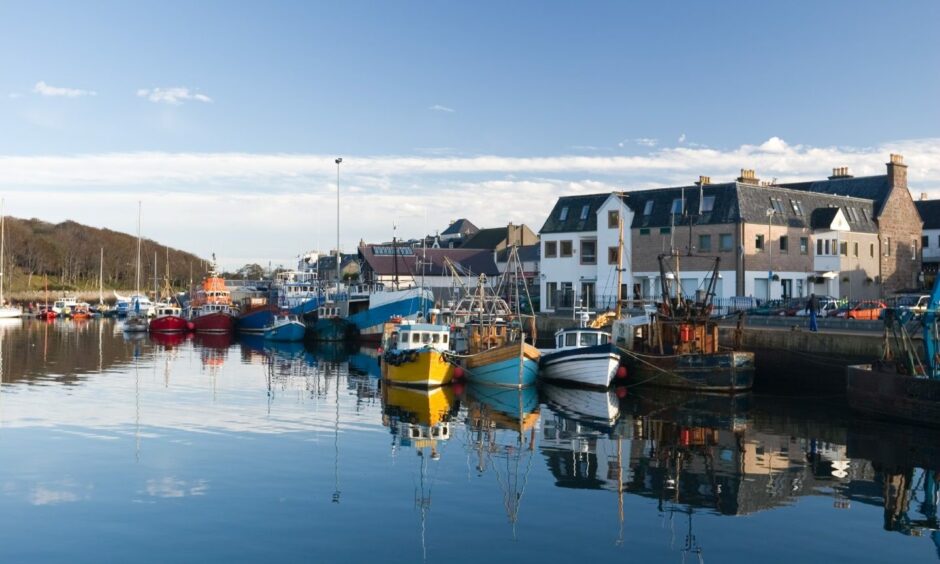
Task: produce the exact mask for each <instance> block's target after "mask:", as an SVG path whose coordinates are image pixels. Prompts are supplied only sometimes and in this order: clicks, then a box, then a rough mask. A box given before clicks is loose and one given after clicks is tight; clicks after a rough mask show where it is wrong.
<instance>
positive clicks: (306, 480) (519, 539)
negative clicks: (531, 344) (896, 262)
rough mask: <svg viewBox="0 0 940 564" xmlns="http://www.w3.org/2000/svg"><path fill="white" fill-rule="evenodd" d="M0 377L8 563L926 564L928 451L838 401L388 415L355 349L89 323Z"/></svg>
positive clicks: (5, 361)
mask: <svg viewBox="0 0 940 564" xmlns="http://www.w3.org/2000/svg"><path fill="white" fill-rule="evenodd" d="M0 353H2V392H0V559H2V560H3V561H7V562H10V561H69V562H75V561H87V562H100V561H118V562H121V561H123V562H126V561H152V562H171V561H190V562H238V561H266V562H292V561H298V562H300V561H303V562H364V561H374V562H422V561H426V562H446V563H457V562H472V563H479V562H513V563H519V562H535V561H538V562H571V561H572V560H576V561H579V562H611V561H633V562H696V561H707V562H757V561H759V562H762V563H766V562H787V563H792V562H794V561H806V560H807V559H812V561H823V560H824V559H827V560H838V561H843V562H853V563H856V562H887V561H894V562H933V561H937V560H938V549H937V545H936V544H935V542H937V543H940V538H938V537H937V534H936V533H934V532H932V530H933V528H935V527H936V518H935V511H934V510H933V509H931V505H932V504H931V503H930V501H931V500H932V499H933V498H934V497H935V496H931V495H930V491H929V490H930V487H931V485H932V484H934V483H935V481H934V480H935V474H934V472H933V471H928V472H925V471H923V470H921V469H920V468H921V467H925V466H926V467H928V468H930V467H932V468H937V469H940V440H938V439H940V436H938V434H937V433H936V432H921V433H918V432H915V430H913V429H912V428H910V427H905V426H901V425H895V424H885V423H876V422H871V421H865V420H861V419H858V418H856V417H854V416H852V415H851V414H850V413H849V412H848V411H847V410H846V409H845V408H844V406H843V401H842V400H841V399H839V398H823V399H819V398H817V399H816V400H813V401H807V400H792V399H790V400H788V399H785V398H779V397H767V396H754V397H751V396H745V397H743V398H736V399H733V400H732V399H729V398H707V397H704V398H703V397H695V396H677V395H675V394H671V393H666V394H663V393H658V394H657V393H651V392H648V391H638V390H635V389H629V390H621V391H620V394H617V393H615V392H611V393H610V394H606V393H600V392H583V391H576V390H570V389H564V388H557V387H545V388H543V389H540V390H537V391H536V390H529V391H525V392H522V393H517V392H515V391H510V392H505V391H494V390H490V389H477V388H474V387H468V388H467V389H463V390H456V393H453V392H452V391H451V390H449V389H448V390H441V391H438V392H436V393H430V394H429V393H423V392H412V391H403V390H398V389H388V390H383V389H382V387H381V386H380V385H379V379H378V365H377V363H376V359H375V354H374V353H371V354H370V351H368V350H366V349H363V350H359V351H348V350H338V349H324V350H305V349H304V348H303V347H302V346H291V345H288V346H282V347H277V348H272V347H271V346H270V345H265V343H264V342H263V341H260V340H245V339H240V340H237V341H235V342H232V341H230V340H228V339H226V338H220V339H218V338H217V339H200V338H195V339H193V338H190V339H188V340H183V339H179V340H163V341H154V340H151V339H150V338H148V337H146V336H143V338H142V339H127V338H125V337H124V336H122V335H121V333H120V332H119V331H118V330H117V326H116V325H115V324H113V323H111V322H109V321H102V322H97V321H91V322H86V323H78V322H74V323H73V322H68V321H59V322H55V323H50V324H47V323H43V322H29V321H26V322H20V321H15V322H7V323H5V324H3V325H2V326H0ZM624 392H625V393H624ZM618 395H624V397H623V398H618V397H617V396H618Z"/></svg>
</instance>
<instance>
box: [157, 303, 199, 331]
mask: <svg viewBox="0 0 940 564" xmlns="http://www.w3.org/2000/svg"><path fill="white" fill-rule="evenodd" d="M156 310H157V315H156V317H154V318H153V319H151V320H150V332H151V333H185V332H186V331H189V330H190V329H192V325H193V324H192V323H190V322H189V321H187V320H186V319H185V318H184V317H183V310H182V309H181V308H179V307H178V306H176V305H174V304H171V303H166V302H161V303H159V304H157V307H156Z"/></svg>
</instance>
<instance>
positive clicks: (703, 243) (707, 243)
mask: <svg viewBox="0 0 940 564" xmlns="http://www.w3.org/2000/svg"><path fill="white" fill-rule="evenodd" d="M698 250H700V251H703V252H706V253H709V252H711V250H712V236H711V235H699V236H698Z"/></svg>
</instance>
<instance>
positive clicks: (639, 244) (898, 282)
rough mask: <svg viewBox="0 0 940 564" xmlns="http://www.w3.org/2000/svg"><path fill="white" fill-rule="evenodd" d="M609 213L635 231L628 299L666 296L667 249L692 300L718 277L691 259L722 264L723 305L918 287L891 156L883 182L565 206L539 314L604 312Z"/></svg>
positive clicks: (840, 171) (897, 168) (554, 227)
mask: <svg viewBox="0 0 940 564" xmlns="http://www.w3.org/2000/svg"><path fill="white" fill-rule="evenodd" d="M618 200H619V202H620V204H622V206H620V207H618V205H617V203H616V201H618ZM614 209H619V210H620V212H619V213H623V215H624V217H625V218H628V220H629V221H628V222H627V223H626V225H628V226H629V229H628V231H629V233H628V234H625V237H624V239H625V241H626V242H627V243H626V244H627V246H628V250H626V251H625V257H624V258H625V261H624V264H625V272H624V273H623V280H624V282H625V285H628V286H627V287H626V288H624V290H626V291H625V292H624V294H623V295H624V296H625V298H626V299H631V298H642V299H649V298H654V297H656V296H658V295H659V293H660V291H659V287H660V280H659V277H660V270H659V260H658V257H659V256H660V255H668V254H670V252H671V250H672V249H675V250H677V251H678V253H679V254H680V255H685V256H682V258H681V259H680V278H681V282H682V287H683V290H684V291H685V292H686V293H687V294H692V293H694V292H695V291H696V290H697V289H701V288H703V283H704V281H705V277H706V275H707V273H708V272H709V269H710V266H711V260H710V259H705V258H696V255H705V256H709V257H716V256H717V257H718V258H719V261H720V263H719V282H718V284H717V287H716V290H715V292H716V298H718V299H719V300H722V299H724V298H731V297H749V298H753V299H760V300H764V299H775V298H789V297H802V296H807V295H809V294H810V293H813V292H814V293H816V294H817V295H831V296H835V297H845V298H849V299H867V298H875V297H880V296H886V295H889V294H891V293H892V292H895V291H898V290H902V289H905V288H912V287H916V286H917V285H918V283H919V282H918V274H919V270H920V261H919V252H920V249H919V244H920V241H921V219H920V216H919V215H918V212H917V209H916V207H915V206H914V202H913V200H912V198H911V195H910V192H909V191H908V188H907V167H906V166H905V165H904V163H903V159H902V157H901V156H900V155H891V160H890V162H889V163H888V164H887V171H886V174H884V175H878V176H868V177H859V178H856V177H853V176H852V175H851V174H849V171H848V169H847V168H845V167H840V168H837V169H834V170H833V174H832V175H831V176H829V177H828V178H826V179H824V180H818V181H811V182H800V183H789V184H773V183H766V182H761V181H760V180H759V179H758V178H757V176H756V174H755V173H754V171H753V170H746V169H745V170H742V171H741V176H740V177H738V178H737V179H736V180H735V181H734V182H726V183H717V184H713V183H712V182H711V180H710V179H709V178H708V177H704V176H703V177H700V178H699V181H698V182H697V183H694V184H691V185H688V186H680V187H674V188H657V189H652V190H636V191H628V192H625V193H623V194H594V195H585V196H572V197H563V198H560V199H559V200H558V202H557V203H556V205H555V208H554V209H553V210H552V212H551V214H550V216H549V218H548V219H547V220H546V222H545V225H544V226H543V228H542V231H541V235H542V264H541V267H540V271H541V278H542V280H541V290H542V296H543V299H542V304H541V308H542V311H556V310H557V309H559V308H561V309H564V308H565V307H570V306H571V304H575V303H584V304H586V305H590V306H592V307H598V308H603V307H606V306H607V301H606V300H597V299H596V295H595V294H596V292H597V288H598V285H599V284H603V283H605V282H606V281H607V279H608V278H610V277H611V261H612V260H613V262H614V264H615V263H616V260H615V259H616V254H611V255H610V256H609V257H603V254H602V253H601V254H599V253H598V252H597V249H607V251H608V252H610V251H609V243H610V241H611V230H615V228H614V226H613V223H612V222H611V221H609V220H607V219H606V218H605V216H604V213H609V212H611V211H614ZM572 213H577V214H578V216H577V219H572V218H571V217H570V214H572ZM582 217H583V219H581V218H582ZM592 241H593V243H592ZM614 241H616V239H614ZM585 249H587V252H588V255H587V259H588V260H585V258H586V257H585ZM579 250H580V256H578V251H579ZM592 252H593V258H591V254H590V253H592ZM690 253H691V255H692V256H688V255H690ZM604 258H607V260H606V261H604V260H603V259H604ZM613 272H614V273H615V272H616V268H615V267H614V268H613ZM592 282H593V285H592ZM605 287H606V288H610V286H609V284H608V285H607V286H605ZM553 292H554V294H553ZM552 294H553V295H552ZM613 294H616V292H615V291H614V292H613ZM550 295H551V296H550Z"/></svg>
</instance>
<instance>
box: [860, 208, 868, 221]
mask: <svg viewBox="0 0 940 564" xmlns="http://www.w3.org/2000/svg"><path fill="white" fill-rule="evenodd" d="M862 217H864V218H865V221H870V220H869V219H868V210H866V209H865V208H862Z"/></svg>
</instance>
